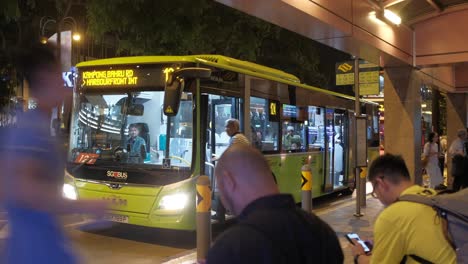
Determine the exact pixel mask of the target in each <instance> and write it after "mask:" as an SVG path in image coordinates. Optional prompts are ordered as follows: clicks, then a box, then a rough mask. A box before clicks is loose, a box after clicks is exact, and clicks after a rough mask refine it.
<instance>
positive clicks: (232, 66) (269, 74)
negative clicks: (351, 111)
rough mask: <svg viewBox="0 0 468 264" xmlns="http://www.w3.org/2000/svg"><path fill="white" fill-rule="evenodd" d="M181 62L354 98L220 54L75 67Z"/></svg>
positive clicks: (132, 59)
mask: <svg viewBox="0 0 468 264" xmlns="http://www.w3.org/2000/svg"><path fill="white" fill-rule="evenodd" d="M183 62H193V63H200V64H205V65H208V66H213V67H217V68H221V69H226V70H231V71H234V72H239V73H244V74H247V75H251V76H255V77H259V78H264V79H267V80H273V81H278V82H282V83H285V84H289V85H294V86H297V87H301V88H304V89H308V90H312V91H316V92H320V93H324V94H328V95H333V96H336V97H340V98H345V99H348V100H353V101H354V100H355V97H354V96H349V95H346V94H341V93H337V92H333V91H329V90H325V89H322V88H318V87H315V86H311V85H307V84H303V83H301V82H300V80H299V78H298V77H296V76H294V75H292V74H289V73H286V72H284V71H281V70H277V69H274V68H270V67H267V66H263V65H260V64H256V63H253V62H248V61H242V60H238V59H234V58H230V57H226V56H222V55H208V54H206V55H186V56H132V57H117V58H109V59H100V60H91V61H85V62H80V63H78V64H77V65H76V67H78V68H81V67H93V66H108V65H129V64H153V63H183ZM360 101H361V102H364V103H368V104H376V105H378V104H377V103H375V102H372V101H368V100H363V99H361V100H360Z"/></svg>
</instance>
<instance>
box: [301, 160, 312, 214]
mask: <svg viewBox="0 0 468 264" xmlns="http://www.w3.org/2000/svg"><path fill="white" fill-rule="evenodd" d="M301 173H302V184H301V189H302V209H304V211H307V212H311V211H312V171H311V169H310V166H309V165H308V164H306V165H304V166H302V168H301Z"/></svg>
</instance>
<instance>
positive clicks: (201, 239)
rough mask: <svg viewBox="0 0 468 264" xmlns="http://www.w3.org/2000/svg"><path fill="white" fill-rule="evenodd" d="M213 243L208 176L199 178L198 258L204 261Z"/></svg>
mask: <svg viewBox="0 0 468 264" xmlns="http://www.w3.org/2000/svg"><path fill="white" fill-rule="evenodd" d="M210 244H211V188H210V179H209V178H208V176H205V175H202V176H200V177H199V178H198V180H197V260H198V261H204V260H205V259H206V256H207V254H208V250H209V249H210Z"/></svg>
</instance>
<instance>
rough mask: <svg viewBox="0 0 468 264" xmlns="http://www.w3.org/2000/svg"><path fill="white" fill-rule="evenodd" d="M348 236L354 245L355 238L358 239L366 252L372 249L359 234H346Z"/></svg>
mask: <svg viewBox="0 0 468 264" xmlns="http://www.w3.org/2000/svg"><path fill="white" fill-rule="evenodd" d="M346 238H347V239H348V241H349V242H350V243H351V244H353V245H354V243H353V239H356V241H357V242H358V243H359V244H361V246H362V247H363V248H364V252H366V254H367V253H369V252H370V251H371V250H370V248H369V247H368V246H367V245H366V243H365V242H364V241H363V240H361V238H360V237H359V236H358V234H356V233H349V234H346Z"/></svg>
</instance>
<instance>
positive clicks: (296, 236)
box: [207, 144, 343, 264]
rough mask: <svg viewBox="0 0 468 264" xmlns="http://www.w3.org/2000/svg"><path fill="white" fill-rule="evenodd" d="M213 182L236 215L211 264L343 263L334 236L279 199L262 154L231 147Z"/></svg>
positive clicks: (245, 147) (286, 198) (217, 244)
mask: <svg viewBox="0 0 468 264" xmlns="http://www.w3.org/2000/svg"><path fill="white" fill-rule="evenodd" d="M215 177H216V180H217V183H218V188H219V190H220V192H221V200H222V202H223V204H224V205H225V206H226V208H227V209H229V210H230V211H231V212H233V213H234V214H236V215H237V216H238V220H239V221H238V224H237V225H235V226H233V227H232V228H230V229H228V230H226V231H225V232H224V233H223V234H221V235H220V237H219V238H218V239H217V240H216V241H215V243H214V245H213V247H212V248H211V249H210V251H209V252H208V257H207V263H208V264H210V263H343V253H342V251H341V247H340V244H339V242H338V238H337V237H336V234H335V232H334V231H333V230H332V229H331V228H330V226H328V225H327V224H326V223H325V222H323V221H322V220H321V219H320V218H318V217H317V216H315V215H313V214H311V213H308V212H305V211H303V210H301V209H299V208H297V207H296V204H295V202H294V200H293V197H292V196H291V195H289V194H280V193H279V190H278V186H277V185H276V184H275V182H274V180H273V178H272V177H271V170H270V168H269V166H268V163H267V161H266V160H265V159H264V157H263V156H262V154H261V153H260V152H259V151H258V150H256V149H255V148H253V147H251V146H248V145H245V144H235V145H233V146H231V147H229V148H228V149H227V150H226V151H225V152H224V153H223V155H222V156H221V158H220V159H219V161H218V164H217V166H216V169H215Z"/></svg>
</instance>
